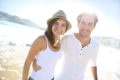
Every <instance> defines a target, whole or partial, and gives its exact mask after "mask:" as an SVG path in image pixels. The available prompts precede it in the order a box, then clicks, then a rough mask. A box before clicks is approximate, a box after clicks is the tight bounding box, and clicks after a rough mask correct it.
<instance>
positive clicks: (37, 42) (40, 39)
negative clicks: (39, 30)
mask: <svg viewBox="0 0 120 80" xmlns="http://www.w3.org/2000/svg"><path fill="white" fill-rule="evenodd" d="M45 43H46V40H45V36H44V35H41V36H38V37H37V38H36V39H35V41H34V42H33V44H32V45H35V46H36V47H40V46H41V47H42V46H44V45H45Z"/></svg>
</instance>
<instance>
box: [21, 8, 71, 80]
mask: <svg viewBox="0 0 120 80" xmlns="http://www.w3.org/2000/svg"><path fill="white" fill-rule="evenodd" d="M47 25H48V27H47V30H46V31H45V34H44V35H42V36H40V37H38V38H37V39H36V40H35V41H34V42H33V44H32V46H31V48H30V51H29V54H28V56H27V58H26V61H25V64H24V69H23V77H22V79H23V80H27V79H28V74H29V69H30V65H31V63H32V62H33V60H34V59H36V65H38V66H40V69H39V70H33V71H32V73H31V75H30V78H29V80H51V79H52V78H53V77H54V75H53V73H54V68H55V65H56V63H57V60H58V59H59V58H60V57H61V54H62V53H61V49H60V42H59V40H60V36H61V35H63V34H64V33H65V32H66V31H67V30H69V29H70V28H71V24H70V22H69V21H68V20H67V18H66V15H65V13H64V12H63V11H62V10H59V11H58V12H56V13H55V14H54V15H53V16H52V18H50V19H48V21H47Z"/></svg>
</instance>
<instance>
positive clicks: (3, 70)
mask: <svg viewBox="0 0 120 80" xmlns="http://www.w3.org/2000/svg"><path fill="white" fill-rule="evenodd" d="M29 49H30V46H28V45H25V44H19V45H15V44H9V43H2V44H0V80H21V77H22V70H23V65H24V61H25V58H26V56H27V54H28V51H29ZM119 57H120V51H119V50H117V49H114V48H110V47H106V46H103V45H101V46H100V51H99V55H98V61H97V62H98V77H99V80H120V68H119V67H120V64H119V63H120V59H119ZM85 80H92V78H91V75H90V71H89V69H88V70H87V71H86V77H85Z"/></svg>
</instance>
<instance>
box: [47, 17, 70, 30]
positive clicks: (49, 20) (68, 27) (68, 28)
mask: <svg viewBox="0 0 120 80" xmlns="http://www.w3.org/2000/svg"><path fill="white" fill-rule="evenodd" d="M56 18H60V19H64V20H65V21H67V23H68V26H67V30H66V31H68V30H70V29H71V27H72V26H71V23H70V22H69V21H68V20H67V19H65V18H62V17H55V18H50V19H48V20H47V24H49V22H51V21H52V20H54V19H56Z"/></svg>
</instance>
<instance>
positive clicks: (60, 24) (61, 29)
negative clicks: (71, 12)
mask: <svg viewBox="0 0 120 80" xmlns="http://www.w3.org/2000/svg"><path fill="white" fill-rule="evenodd" d="M66 26H67V23H66V21H65V20H64V19H58V20H57V21H56V22H55V23H54V24H53V26H52V32H53V34H54V36H57V37H59V36H60V35H63V34H64V33H65V30H66Z"/></svg>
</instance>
